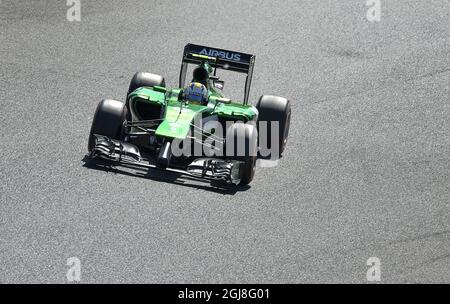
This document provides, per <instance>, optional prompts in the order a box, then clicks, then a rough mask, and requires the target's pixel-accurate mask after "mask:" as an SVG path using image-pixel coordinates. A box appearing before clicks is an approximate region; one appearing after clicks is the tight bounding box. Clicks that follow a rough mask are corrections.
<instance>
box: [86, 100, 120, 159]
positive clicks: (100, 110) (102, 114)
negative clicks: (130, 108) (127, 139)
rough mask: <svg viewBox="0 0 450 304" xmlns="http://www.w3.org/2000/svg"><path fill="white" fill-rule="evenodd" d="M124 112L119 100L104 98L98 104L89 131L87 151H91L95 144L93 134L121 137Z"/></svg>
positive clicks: (114, 137) (112, 137)
mask: <svg viewBox="0 0 450 304" xmlns="http://www.w3.org/2000/svg"><path fill="white" fill-rule="evenodd" d="M125 113H126V108H125V105H124V103H123V102H121V101H117V100H112V99H104V100H102V101H101V102H100V103H99V104H98V106H97V109H96V111H95V114H94V118H93V119H92V125H91V131H90V133H89V142H88V151H89V152H90V151H92V149H93V148H94V145H95V136H94V134H98V135H103V136H106V137H109V138H111V139H117V140H120V139H121V138H120V137H121V134H122V125H123V122H124V120H125V115H126V114H125Z"/></svg>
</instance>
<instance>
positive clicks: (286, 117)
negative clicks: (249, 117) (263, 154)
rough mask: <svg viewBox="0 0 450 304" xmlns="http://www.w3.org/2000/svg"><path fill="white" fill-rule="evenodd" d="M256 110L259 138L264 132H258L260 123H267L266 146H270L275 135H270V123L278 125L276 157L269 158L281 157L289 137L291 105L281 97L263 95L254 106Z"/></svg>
mask: <svg viewBox="0 0 450 304" xmlns="http://www.w3.org/2000/svg"><path fill="white" fill-rule="evenodd" d="M256 108H257V109H258V112H259V114H258V132H259V136H260V139H261V136H262V134H263V133H264V132H260V130H259V128H260V127H261V126H260V122H262V121H266V122H267V132H265V133H266V134H267V141H266V143H267V145H268V146H270V145H271V142H272V137H273V136H275V135H276V134H272V133H271V127H272V122H274V121H277V122H278V123H279V134H278V140H277V141H276V143H277V144H278V155H271V157H275V158H279V157H281V156H282V154H283V152H284V150H285V148H286V143H287V138H288V135H289V127H290V124H291V103H290V101H289V100H288V99H286V98H283V97H277V96H271V95H263V96H261V98H260V99H259V100H258V102H257V104H256ZM270 148H272V147H270Z"/></svg>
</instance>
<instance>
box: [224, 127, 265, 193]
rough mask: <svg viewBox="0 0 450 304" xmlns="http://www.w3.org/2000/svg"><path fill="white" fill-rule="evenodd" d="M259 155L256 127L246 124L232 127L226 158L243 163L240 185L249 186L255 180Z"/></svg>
mask: <svg viewBox="0 0 450 304" xmlns="http://www.w3.org/2000/svg"><path fill="white" fill-rule="evenodd" d="M231 141H232V143H231ZM257 154H258V132H257V130H256V127H255V126H254V125H252V124H244V123H235V124H233V125H231V126H230V127H229V128H228V130H227V137H226V157H227V158H228V159H234V160H238V161H241V162H243V163H242V164H241V167H240V179H241V181H240V185H247V184H249V183H250V182H251V181H252V180H253V177H254V175H255V169H256V159H257Z"/></svg>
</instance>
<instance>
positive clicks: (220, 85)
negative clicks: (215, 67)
mask: <svg viewBox="0 0 450 304" xmlns="http://www.w3.org/2000/svg"><path fill="white" fill-rule="evenodd" d="M224 85H225V81H222V80H216V81H214V87H215V88H216V89H219V90H221V91H222V90H223V87H224Z"/></svg>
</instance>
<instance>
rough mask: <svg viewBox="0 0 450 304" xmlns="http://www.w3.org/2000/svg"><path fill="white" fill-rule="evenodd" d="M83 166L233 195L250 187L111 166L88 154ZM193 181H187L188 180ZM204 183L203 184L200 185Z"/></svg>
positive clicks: (156, 170) (172, 173) (165, 172)
mask: <svg viewBox="0 0 450 304" xmlns="http://www.w3.org/2000/svg"><path fill="white" fill-rule="evenodd" d="M82 162H83V163H84V164H83V167H85V168H88V169H93V170H100V171H104V172H112V173H115V174H122V175H127V176H133V177H139V178H145V179H150V180H153V181H157V182H163V183H170V184H174V185H181V186H185V187H190V188H195V189H201V190H205V191H211V192H215V193H219V194H225V195H234V194H236V193H237V192H241V191H246V190H248V189H250V186H248V185H245V186H236V185H228V184H225V183H223V182H220V181H217V182H215V181H206V180H201V179H198V178H195V177H190V176H186V175H182V174H179V173H175V172H170V171H162V170H158V169H149V170H146V169H129V168H122V167H120V166H113V165H111V164H109V163H106V162H102V161H99V160H93V159H91V158H90V157H89V156H87V155H85V156H84V158H83V159H82ZM189 181H190V182H195V184H194V183H188V182H189ZM202 184H204V185H202Z"/></svg>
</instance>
